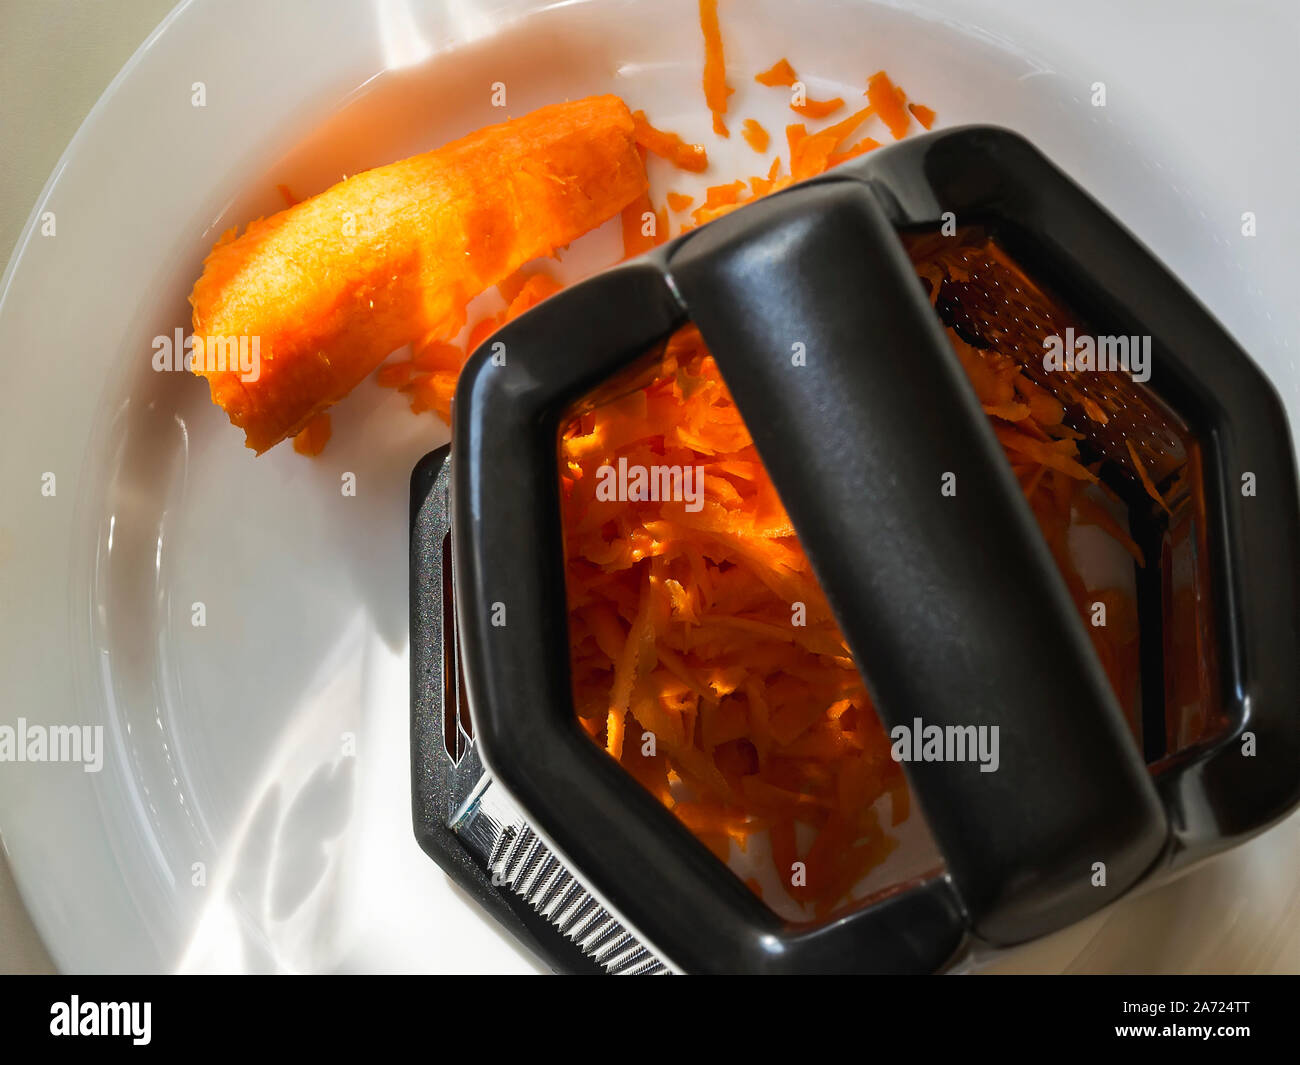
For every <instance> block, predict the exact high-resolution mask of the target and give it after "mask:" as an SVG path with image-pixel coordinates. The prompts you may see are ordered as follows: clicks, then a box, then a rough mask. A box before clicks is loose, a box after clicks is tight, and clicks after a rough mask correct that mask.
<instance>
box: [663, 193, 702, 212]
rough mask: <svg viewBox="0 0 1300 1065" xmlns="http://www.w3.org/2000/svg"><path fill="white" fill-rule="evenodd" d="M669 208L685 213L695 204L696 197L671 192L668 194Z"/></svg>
mask: <svg viewBox="0 0 1300 1065" xmlns="http://www.w3.org/2000/svg"><path fill="white" fill-rule="evenodd" d="M667 198H668V206H669V207H670V208H672V209H673V210H674V211H679V212H680V211H684V210H686V208H688V207H689V206H690V205H691V204H693V203H694V202H695V197H694V196H687V195H686V194H685V193H682V192H670V193H669V194H668V197H667Z"/></svg>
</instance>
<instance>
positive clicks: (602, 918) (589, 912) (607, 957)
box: [450, 775, 672, 976]
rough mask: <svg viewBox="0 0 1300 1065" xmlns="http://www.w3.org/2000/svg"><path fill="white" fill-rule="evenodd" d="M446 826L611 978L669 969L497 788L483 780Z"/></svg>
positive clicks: (496, 879)
mask: <svg viewBox="0 0 1300 1065" xmlns="http://www.w3.org/2000/svg"><path fill="white" fill-rule="evenodd" d="M450 828H451V829H452V831H453V832H455V833H456V835H457V837H458V838H459V839H460V840H461V842H462V843H463V844H464V845H465V848H466V849H467V850H468V851H469V852H470V853H471V854H473V855H474V857H475V858H476V859H478V861H479V862H480V863H482V865H483V866H484V868H486V869H487V871H488V873H489V874H490V876H491V877H492V883H493V884H494V885H495V886H497V887H506V888H509V889H510V890H511V891H513V892H514V893H515V894H516V895H518V896H519V897H520V898H521V899H523V900H524V901H525V902H527V903H528V904H529V905H530V906H531V907H532V908H533V909H534V910H536V911H537V913H539V914H540V915H541V916H543V917H545V918H546V919H547V920H548V921H550V923H551V924H552V925H554V926H555V928H556V930H557V931H559V932H560V933H561V934H562V935H564V936H565V937H567V938H568V939H569V940H570V941H572V942H573V943H574V945H576V946H577V947H578V949H579V950H581V951H582V952H583V953H584V954H585V955H587V956H588V957H589V958H591V959H592V960H593V961H595V962H596V963H597V964H598V965H600V966H602V967H603V968H604V969H605V971H606V972H607V973H609V974H610V975H612V976H660V975H665V974H668V973H670V972H671V971H672V970H670V969H669V968H668V966H667V965H665V964H664V962H663V961H662V960H661V959H660V958H659V957H658V956H657V955H656V954H655V953H654V952H653V951H652V950H651V949H650V948H649V947H648V946H646V944H644V943H643V942H641V940H639V939H638V938H637V937H636V936H634V935H633V934H632V933H631V932H629V931H628V930H627V928H625V927H624V925H623V924H622V922H620V921H619V920H618V918H616V917H614V916H613V915H612V914H611V913H610V912H609V911H608V910H606V909H605V907H604V906H602V905H601V903H600V902H599V901H598V900H597V899H596V898H595V896H593V895H592V894H591V892H590V891H588V890H587V888H586V887H585V886H584V885H583V884H582V882H581V881H580V880H579V879H578V878H577V877H576V876H574V874H573V873H572V872H571V871H570V870H569V869H568V868H567V867H566V866H565V865H564V863H563V862H561V861H560V860H559V858H557V857H556V856H555V854H554V853H553V852H552V851H551V849H550V848H549V847H548V846H547V845H546V843H545V842H543V840H542V838H541V837H540V836H539V835H538V834H537V833H536V832H535V831H534V830H533V827H532V826H531V825H530V824H529V823H528V821H527V819H526V818H525V817H524V815H523V814H522V813H521V812H520V810H519V807H518V806H516V805H515V802H514V800H513V799H512V798H511V797H510V796H509V795H508V794H507V793H506V791H505V789H504V788H502V787H501V786H500V785H499V784H496V783H495V782H494V781H493V780H492V778H491V777H489V776H486V775H485V776H483V777H482V778H481V779H480V781H479V783H478V786H477V787H476V788H475V790H474V793H473V794H472V795H471V796H470V798H469V800H468V801H467V802H466V803H465V804H464V806H463V807H462V808H461V810H460V812H459V813H458V814H457V815H456V817H455V818H454V820H453V821H452V823H451V825H450Z"/></svg>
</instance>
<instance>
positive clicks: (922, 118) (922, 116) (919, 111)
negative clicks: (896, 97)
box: [907, 104, 934, 129]
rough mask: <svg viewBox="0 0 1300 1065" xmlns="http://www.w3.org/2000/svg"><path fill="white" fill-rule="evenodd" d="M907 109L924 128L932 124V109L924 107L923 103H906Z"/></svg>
mask: <svg viewBox="0 0 1300 1065" xmlns="http://www.w3.org/2000/svg"><path fill="white" fill-rule="evenodd" d="M907 109H908V110H909V111H911V112H912V117H913V118H915V119H916V120H917V121H918V122H919V123H921V125H922V126H923V127H924V128H925V129H929V128H930V127H931V126H933V125H934V111H933V110H932V109H931V108H929V107H926V106H925V104H908V105H907Z"/></svg>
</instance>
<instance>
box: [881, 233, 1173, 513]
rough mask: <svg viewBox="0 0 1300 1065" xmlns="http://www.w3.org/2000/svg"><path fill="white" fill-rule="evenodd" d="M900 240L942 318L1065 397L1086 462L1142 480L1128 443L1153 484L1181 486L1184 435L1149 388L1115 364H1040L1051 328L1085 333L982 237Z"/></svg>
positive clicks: (1164, 488) (966, 337) (1053, 332)
mask: <svg viewBox="0 0 1300 1065" xmlns="http://www.w3.org/2000/svg"><path fill="white" fill-rule="evenodd" d="M907 244H908V249H909V251H910V253H911V255H912V257H913V260H914V261H916V262H917V263H918V268H919V269H920V272H921V274H922V277H923V278H924V279H925V280H926V282H927V283H928V284H931V285H935V286H937V289H938V291H937V293H936V292H935V291H934V290H933V289H932V290H931V295H932V298H933V299H934V304H935V310H936V311H937V312H938V313H939V316H940V317H941V318H942V319H943V321H944V323H945V324H946V325H948V326H950V327H951V328H952V329H953V331H954V332H956V333H957V335H958V336H960V337H961V338H962V339H963V340H965V341H966V342H967V343H968V344H970V345H971V346H972V347H976V348H979V349H981V350H984V351H986V352H987V353H988V356H989V357H990V358H992V359H997V358H1011V359H1013V360H1015V361H1016V362H1017V363H1018V364H1020V365H1021V366H1022V367H1023V369H1024V372H1025V375H1026V376H1027V377H1028V378H1029V379H1030V380H1031V381H1033V383H1034V384H1036V385H1038V386H1039V387H1041V388H1043V389H1045V390H1046V391H1048V392H1050V393H1051V394H1052V395H1053V396H1055V397H1056V398H1057V399H1058V400H1060V401H1061V402H1062V403H1063V404H1065V406H1066V410H1067V418H1066V420H1067V422H1068V424H1069V425H1070V426H1071V428H1073V429H1074V430H1076V431H1077V432H1079V433H1081V434H1083V440H1081V441H1080V449H1081V451H1083V452H1084V453H1085V454H1084V458H1085V460H1086V461H1097V460H1103V461H1111V462H1113V463H1115V466H1116V468H1115V469H1114V470H1112V471H1107V472H1108V473H1110V474H1111V475H1112V476H1122V477H1126V478H1129V479H1131V480H1133V481H1134V482H1140V478H1139V475H1138V471H1137V470H1136V469H1135V468H1134V466H1133V461H1132V457H1131V456H1130V454H1129V452H1128V446H1127V442H1131V443H1132V444H1133V446H1134V448H1135V449H1136V450H1137V453H1138V457H1139V458H1140V460H1141V462H1142V465H1143V467H1144V468H1145V471H1146V473H1147V474H1148V475H1149V476H1150V478H1151V480H1152V481H1153V482H1154V483H1155V485H1156V486H1157V488H1158V489H1160V490H1161V492H1162V494H1164V493H1165V492H1166V491H1167V490H1169V489H1173V490H1174V492H1173V495H1174V499H1173V500H1172V502H1177V499H1178V497H1179V495H1180V494H1181V486H1179V487H1175V484H1174V482H1175V481H1176V480H1177V475H1178V473H1179V471H1180V470H1181V468H1182V467H1183V466H1184V465H1185V463H1186V462H1187V458H1188V452H1189V445H1190V444H1191V437H1190V434H1189V432H1188V430H1187V428H1186V426H1184V425H1183V424H1182V422H1181V421H1180V420H1179V419H1178V417H1177V415H1175V414H1174V413H1173V411H1171V410H1170V409H1169V408H1168V407H1167V406H1165V405H1164V404H1163V403H1162V402H1161V401H1160V400H1159V399H1158V398H1157V397H1156V395H1155V393H1154V392H1153V391H1152V390H1151V389H1150V388H1148V387H1146V386H1144V385H1143V384H1140V383H1137V382H1135V381H1133V380H1132V379H1131V378H1130V376H1129V375H1128V374H1126V373H1124V372H1122V371H1120V372H1114V371H1110V372H1091V371H1078V370H1075V371H1070V370H1053V371H1050V372H1049V371H1048V370H1046V369H1044V366H1043V355H1044V351H1045V342H1046V341H1047V340H1048V338H1049V337H1053V336H1056V337H1065V336H1066V335H1067V330H1069V329H1073V330H1074V333H1075V335H1076V336H1082V335H1083V334H1084V333H1085V332H1086V329H1085V328H1084V327H1083V326H1082V325H1081V324H1080V322H1079V321H1077V320H1076V319H1074V318H1073V317H1072V316H1071V315H1070V314H1069V312H1067V311H1066V310H1064V309H1063V308H1062V306H1061V305H1060V304H1059V303H1058V302H1057V301H1055V300H1053V299H1052V298H1051V296H1049V295H1048V294H1047V293H1045V292H1044V291H1043V290H1042V289H1041V288H1039V287H1038V286H1037V285H1036V284H1034V282H1032V281H1030V280H1029V279H1028V278H1027V277H1026V276H1025V275H1024V273H1023V272H1022V271H1021V270H1020V269H1019V268H1018V267H1017V266H1016V265H1015V264H1013V263H1012V262H1011V261H1010V260H1009V259H1008V258H1007V256H1006V255H1005V253H1004V252H1003V251H1002V250H1001V249H1000V248H999V247H998V246H997V245H996V244H995V243H994V242H993V241H992V240H990V239H989V238H988V237H986V236H983V235H981V234H977V233H968V234H959V235H957V236H954V237H944V236H941V235H935V234H927V235H925V236H913V237H911V238H909V239H908V241H907ZM1139 342H1140V338H1139ZM1088 452H1091V454H1089V453H1088ZM1166 501H1167V502H1171V500H1170V499H1167V500H1166Z"/></svg>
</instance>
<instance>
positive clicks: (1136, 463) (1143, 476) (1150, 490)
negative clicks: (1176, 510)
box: [1124, 440, 1173, 516]
mask: <svg viewBox="0 0 1300 1065" xmlns="http://www.w3.org/2000/svg"><path fill="white" fill-rule="evenodd" d="M1124 446H1125V447H1127V448H1128V454H1129V458H1131V459H1132V460H1133V468H1134V469H1135V470H1136V471H1137V475H1138V480H1140V481H1141V482H1142V487H1143V488H1145V489H1146V493H1147V495H1149V496H1150V497H1151V498H1152V499H1154V500H1155V501H1156V502H1157V503H1159V504H1160V506H1161V507H1162V508H1164V512H1165V513H1166V514H1169V515H1170V516H1172V515H1173V511H1172V510H1170V509H1169V504H1168V503H1166V502H1165V497H1164V496H1162V495H1161V494H1160V493H1159V492H1158V491H1157V490H1156V486H1155V484H1154V483H1152V480H1151V475H1150V474H1149V473H1147V469H1146V467H1145V466H1143V465H1142V459H1141V458H1140V457H1139V456H1138V453H1137V448H1136V447H1134V446H1133V441H1132V440H1125V441H1124Z"/></svg>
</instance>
